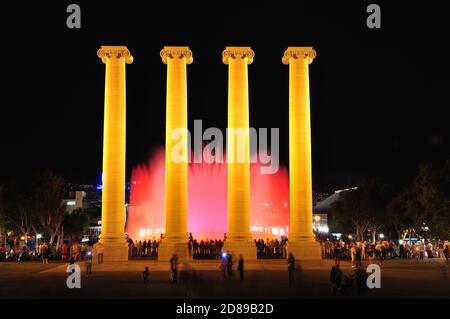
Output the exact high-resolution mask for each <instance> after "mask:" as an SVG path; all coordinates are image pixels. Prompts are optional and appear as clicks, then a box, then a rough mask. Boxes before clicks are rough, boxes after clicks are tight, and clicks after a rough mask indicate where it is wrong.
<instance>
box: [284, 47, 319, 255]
mask: <svg viewBox="0 0 450 319" xmlns="http://www.w3.org/2000/svg"><path fill="white" fill-rule="evenodd" d="M315 57H316V51H314V50H313V48H312V47H289V48H288V49H287V50H286V52H285V53H284V56H283V59H282V62H283V63H284V64H288V65H289V195H290V197H289V198H290V199H289V201H290V228H289V238H288V239H289V240H288V252H289V253H293V254H294V257H296V258H299V259H320V258H321V250H320V245H319V243H317V242H316V241H315V236H314V233H313V230H312V213H313V212H312V173H311V120H310V102H309V74H308V65H309V64H310V63H312V61H313V59H314V58H315Z"/></svg>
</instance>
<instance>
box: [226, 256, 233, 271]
mask: <svg viewBox="0 0 450 319" xmlns="http://www.w3.org/2000/svg"><path fill="white" fill-rule="evenodd" d="M227 273H228V276H233V255H232V254H231V253H228V254H227Z"/></svg>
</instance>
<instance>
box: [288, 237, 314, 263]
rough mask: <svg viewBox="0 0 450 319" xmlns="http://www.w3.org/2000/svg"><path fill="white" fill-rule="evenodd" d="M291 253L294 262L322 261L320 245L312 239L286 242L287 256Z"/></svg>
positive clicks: (295, 239)
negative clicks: (306, 260)
mask: <svg viewBox="0 0 450 319" xmlns="http://www.w3.org/2000/svg"><path fill="white" fill-rule="evenodd" d="M289 253H292V254H293V255H294V258H295V259H296V260H305V259H308V260H319V259H322V249H321V248H320V243H318V242H316V241H315V239H314V238H308V239H298V238H293V239H292V240H291V239H289V240H288V242H287V254H288V255H289Z"/></svg>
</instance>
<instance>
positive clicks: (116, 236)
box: [97, 46, 133, 260]
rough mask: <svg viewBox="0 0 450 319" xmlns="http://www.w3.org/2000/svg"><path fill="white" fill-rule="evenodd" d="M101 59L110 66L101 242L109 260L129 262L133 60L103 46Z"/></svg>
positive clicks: (116, 48)
mask: <svg viewBox="0 0 450 319" xmlns="http://www.w3.org/2000/svg"><path fill="white" fill-rule="evenodd" d="M97 55H98V56H99V57H100V58H101V59H102V61H103V62H104V63H105V65H106V73H105V110H104V132H103V189H102V231H101V235H100V242H101V243H102V244H104V245H105V260H126V259H127V258H128V255H127V250H126V247H127V246H126V241H125V143H126V140H125V138H126V135H125V132H126V101H125V100H126V98H125V95H126V91H125V63H132V61H133V57H132V56H131V54H130V52H129V51H128V49H127V48H126V47H123V46H102V47H101V49H100V50H98V53H97Z"/></svg>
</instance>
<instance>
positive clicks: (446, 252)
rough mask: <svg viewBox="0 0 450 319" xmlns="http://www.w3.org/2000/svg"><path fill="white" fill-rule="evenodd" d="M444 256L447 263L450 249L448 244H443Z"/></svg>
mask: <svg viewBox="0 0 450 319" xmlns="http://www.w3.org/2000/svg"><path fill="white" fill-rule="evenodd" d="M444 256H445V259H447V264H448V263H449V258H450V250H449V248H448V245H445V249H444Z"/></svg>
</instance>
